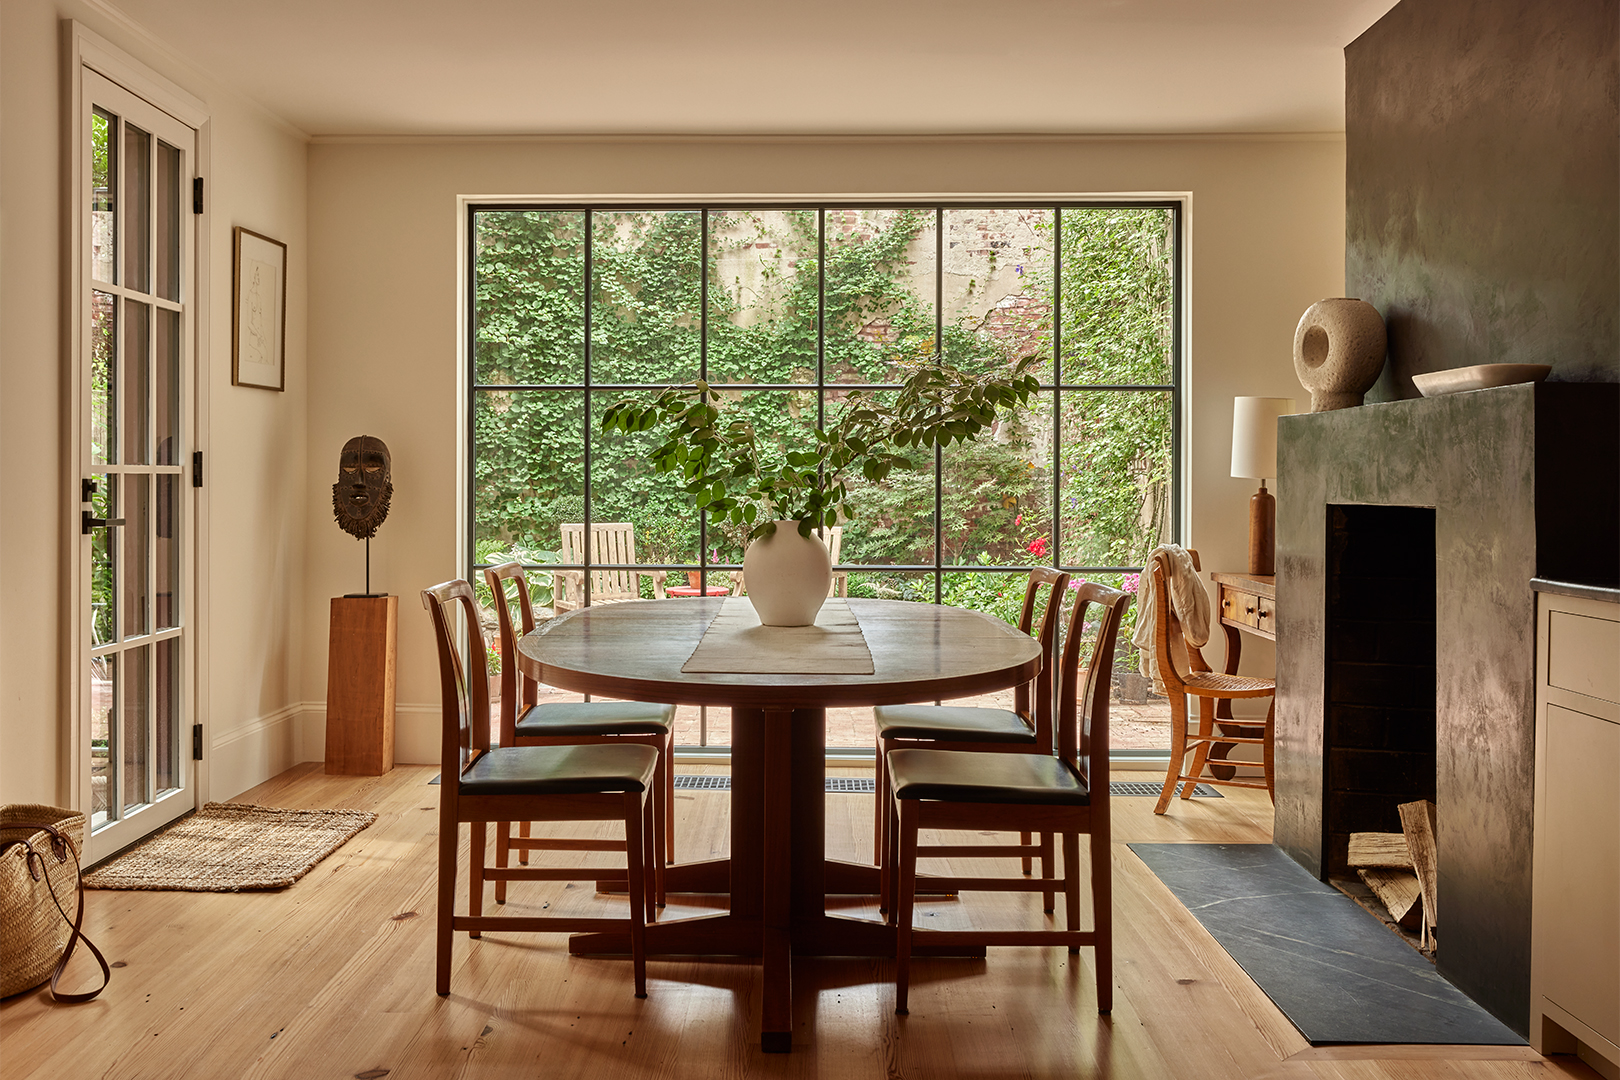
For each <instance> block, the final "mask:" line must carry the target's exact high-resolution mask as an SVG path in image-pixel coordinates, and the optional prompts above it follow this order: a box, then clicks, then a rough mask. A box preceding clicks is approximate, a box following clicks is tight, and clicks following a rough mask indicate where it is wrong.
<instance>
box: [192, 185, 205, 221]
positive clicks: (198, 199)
mask: <svg viewBox="0 0 1620 1080" xmlns="http://www.w3.org/2000/svg"><path fill="white" fill-rule="evenodd" d="M202 191H203V178H202V177H200V176H194V177H192V178H191V212H192V213H193V214H200V213H202V212H203V197H202Z"/></svg>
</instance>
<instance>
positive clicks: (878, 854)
mask: <svg viewBox="0 0 1620 1080" xmlns="http://www.w3.org/2000/svg"><path fill="white" fill-rule="evenodd" d="M1068 584H1069V575H1068V574H1065V573H1063V572H1062V571H1059V570H1053V569H1050V568H1048V567H1044V566H1037V567H1035V568H1034V569H1033V570H1031V571H1030V572H1029V581H1028V582H1027V583H1026V584H1025V586H1024V606H1023V609H1022V611H1021V612H1020V613H1019V616H1018V629H1020V630H1022V631H1023V632H1024V633H1026V634H1027V633H1029V632H1030V629H1031V627H1033V626H1034V624H1035V609H1036V607H1037V606H1038V605H1039V603H1040V597H1041V592H1042V591H1043V590H1045V592H1046V607H1045V610H1044V612H1043V613H1042V615H1041V625H1040V630H1039V632H1038V639H1039V641H1040V643H1041V671H1040V674H1039V675H1037V676H1036V677H1035V679H1034V682H1033V686H1034V696H1033V698H1032V697H1031V693H1030V687H1031V684H1030V683H1024V684H1022V685H1020V686H1018V687H1017V688H1016V689H1015V690H1014V691H1013V707H1012V709H1011V710H1008V709H992V708H985V707H982V706H976V705H879V706H877V707H876V708H875V709H873V710H872V716H873V719H874V721H875V722H876V725H877V764H876V768H877V777H876V782H875V784H874V785H873V787H874V788H875V790H876V791H877V797H876V800H875V803H876V805H875V806H874V808H873V821H872V855H873V858H872V861H873V862H875V863H877V864H878V865H879V866H882V864H883V853H884V852H885V851H886V850H887V843H886V837H887V835H888V833H889V830H890V829H892V828H893V826H894V820H895V819H894V807H893V806H892V805H891V804H890V801H889V800H888V799H886V798H884V796H883V793H884V792H885V791H887V790H888V786H887V781H886V779H885V769H886V768H887V757H888V753H889V751H890V750H893V749H896V748H898V747H902V746H919V745H926V746H928V747H930V748H932V749H935V750H952V751H957V750H960V751H973V752H978V753H1014V754H1046V755H1048V756H1050V755H1051V753H1052V706H1053V689H1054V683H1053V676H1052V672H1053V667H1054V665H1053V661H1054V659H1055V658H1056V656H1057V633H1058V625H1059V623H1061V622H1062V610H1063V596H1064V593H1065V592H1067V591H1068ZM1020 850H1021V858H1022V859H1023V867H1024V873H1026V874H1028V873H1030V872H1031V869H1032V867H1031V856H1039V857H1040V858H1041V859H1042V860H1043V866H1044V867H1045V869H1046V870H1048V871H1050V869H1051V867H1052V858H1053V854H1054V852H1053V848H1052V838H1051V837H1050V836H1042V837H1041V838H1040V839H1039V840H1038V841H1037V842H1035V843H1033V844H1032V843H1031V836H1030V835H1029V834H1028V833H1025V834H1024V835H1023V836H1021V837H1020ZM1048 876H1050V875H1049V874H1048ZM1053 903H1054V894H1053V893H1051V892H1048V893H1047V894H1046V910H1047V911H1051V910H1052V906H1053ZM884 910H885V911H886V910H887V908H884Z"/></svg>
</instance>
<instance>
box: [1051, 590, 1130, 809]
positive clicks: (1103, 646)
mask: <svg viewBox="0 0 1620 1080" xmlns="http://www.w3.org/2000/svg"><path fill="white" fill-rule="evenodd" d="M1074 593H1075V599H1074V609H1073V610H1072V611H1071V612H1070V613H1069V627H1068V636H1067V638H1066V639H1065V641H1064V643H1063V659H1062V661H1061V663H1060V664H1059V676H1058V680H1059V681H1058V686H1059V690H1058V694H1059V698H1060V704H1059V706H1058V756H1060V757H1061V758H1062V759H1063V760H1064V761H1066V762H1068V763H1069V764H1070V765H1071V766H1072V767H1073V768H1074V769H1075V771H1076V772H1077V773H1078V774H1079V775H1080V776H1081V777H1082V778H1083V779H1084V780H1085V781H1086V783H1087V784H1088V785H1091V786H1092V788H1093V790H1095V789H1096V784H1094V783H1093V782H1092V781H1093V778H1094V777H1099V778H1102V779H1104V780H1106V777H1107V771H1108V766H1107V762H1108V701H1109V692H1110V690H1111V689H1112V686H1111V679H1110V674H1111V672H1112V671H1113V668H1114V654H1115V651H1116V650H1117V648H1118V644H1119V628H1120V624H1121V622H1122V621H1123V620H1124V617H1125V609H1126V608H1127V607H1128V606H1130V603H1131V599H1132V597H1131V595H1130V594H1129V593H1125V592H1120V591H1119V590H1118V589H1110V588H1109V587H1108V586H1106V585H1099V584H1097V583H1096V582H1095V581H1083V582H1081V583H1080V586H1079V588H1078V589H1075V590H1074ZM1088 615H1089V616H1090V617H1091V618H1093V619H1095V620H1096V622H1095V623H1093V624H1092V625H1093V626H1094V627H1095V631H1094V632H1093V633H1090V634H1088V633H1087V630H1088V627H1087V623H1086V619H1087V616H1088ZM1082 652H1087V654H1088V660H1087V662H1086V666H1085V667H1084V668H1082V667H1081V666H1080V657H1081V653H1082Z"/></svg>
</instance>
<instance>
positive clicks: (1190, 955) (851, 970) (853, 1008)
mask: <svg viewBox="0 0 1620 1080" xmlns="http://www.w3.org/2000/svg"><path fill="white" fill-rule="evenodd" d="M709 768H711V769H712V768H713V767H709ZM435 771H436V770H435V769H431V768H423V767H400V768H397V769H395V770H394V771H393V772H392V773H391V774H389V775H388V776H385V777H379V778H344V777H329V776H325V775H323V774H322V773H321V767H320V765H318V764H314V765H310V764H306V765H300V766H298V767H297V768H295V769H292V770H289V771H288V772H287V773H284V774H283V775H281V776H278V777H276V778H275V779H274V780H271V781H269V782H267V783H265V784H262V785H260V786H259V787H257V788H255V789H253V790H251V791H248V792H246V793H244V794H243V795H242V796H241V798H240V799H239V800H238V801H242V802H258V803H265V804H269V805H276V806H308V807H318V806H324V807H350V808H360V809H368V810H374V811H376V812H377V813H378V814H379V819H378V821H377V823H376V824H375V825H373V826H372V827H371V828H370V829H368V830H367V831H365V832H363V833H361V834H360V835H359V836H358V837H356V838H355V839H354V840H352V841H350V843H349V844H347V845H346V846H345V847H343V848H342V849H341V850H339V851H338V852H337V853H336V854H335V855H333V856H331V857H330V858H328V859H327V860H326V861H324V862H322V863H321V864H320V865H318V866H317V867H316V868H315V869H314V870H313V871H312V872H311V873H310V874H309V876H307V877H306V878H304V879H303V880H302V881H300V882H298V883H297V884H296V885H294V886H293V887H291V888H289V889H286V890H284V891H282V892H279V893H244V894H237V895H232V894H210V893H138V892H91V893H89V894H88V902H87V907H88V914H87V917H86V923H87V930H88V932H89V934H90V936H91V937H92V939H93V940H95V941H96V942H97V943H98V944H100V945H101V947H102V948H103V949H104V951H105V952H106V954H107V957H108V959H109V960H112V961H116V962H117V963H118V964H119V967H118V968H117V970H116V971H114V973H113V974H114V979H113V983H112V986H111V987H110V988H109V989H108V991H107V992H106V993H105V994H103V995H102V996H101V997H100V998H99V999H98V1000H97V1001H95V1002H93V1003H91V1004H88V1005H78V1006H57V1005H53V1004H52V1003H51V1001H50V999H49V996H48V995H45V994H41V993H32V994H27V995H20V996H18V997H16V998H12V999H9V1000H7V1001H5V1002H4V1003H3V1004H0V1074H3V1075H4V1077H6V1080H23V1078H25V1077H49V1078H52V1080H78V1078H80V1077H87V1078H88V1077H107V1078H125V1077H128V1078H134V1077H162V1078H167V1077H203V1078H224V1077H291V1078H334V1080H336V1078H347V1077H358V1078H380V1077H383V1076H387V1077H388V1078H389V1080H406V1078H415V1077H424V1078H441V1077H468V1078H477V1077H495V1078H508V1077H531V1076H534V1077H539V1076H545V1077H574V1076H588V1077H659V1078H688V1077H690V1078H693V1080H719V1078H722V1077H723V1078H738V1077H755V1076H772V1077H774V1076H783V1077H801V1076H802V1077H812V1076H816V1077H819V1076H827V1077H865V1076H882V1077H914V1078H924V1077H983V1078H990V1077H1044V1076H1065V1077H1075V1076H1079V1077H1120V1078H1136V1077H1154V1078H1156V1077H1186V1078H1189V1080H1193V1078H1196V1080H1221V1078H1233V1080H1236V1078H1250V1077H1276V1078H1295V1077H1298V1078H1324V1080H1328V1078H1337V1080H1384V1078H1387V1080H1395V1078H1401V1080H1428V1078H1434V1080H1441V1078H1444V1080H1461V1078H1479V1080H1519V1078H1525V1080H1529V1078H1537V1077H1548V1078H1551V1077H1561V1076H1571V1077H1574V1076H1579V1077H1591V1076H1595V1075H1596V1074H1595V1073H1591V1072H1590V1071H1588V1070H1587V1069H1586V1067H1585V1066H1584V1065H1581V1064H1580V1063H1578V1062H1575V1061H1574V1060H1573V1059H1569V1058H1557V1059H1547V1060H1543V1059H1541V1058H1539V1057H1537V1056H1536V1055H1534V1054H1533V1053H1531V1052H1530V1051H1528V1050H1525V1049H1517V1050H1515V1049H1511V1048H1480V1049H1468V1048H1446V1047H1441V1048H1425V1047H1399V1046H1391V1047H1337V1048H1320V1049H1312V1048H1311V1047H1309V1046H1308V1045H1307V1044H1306V1043H1305V1041H1304V1040H1303V1039H1302V1038H1301V1037H1300V1036H1299V1034H1298V1032H1297V1031H1295V1030H1294V1028H1293V1027H1292V1025H1290V1024H1289V1022H1288V1021H1287V1020H1286V1019H1285V1018H1284V1017H1283V1015H1282V1014H1281V1013H1280V1012H1279V1011H1278V1010H1277V1009H1276V1008H1275V1007H1274V1006H1273V1005H1272V1004H1271V1002H1270V1001H1269V1000H1268V999H1267V998H1266V997H1265V995H1264V994H1262V993H1261V992H1260V990H1259V989H1258V988H1257V987H1256V986H1255V985H1254V984H1253V983H1252V982H1250V981H1249V979H1248V978H1247V976H1245V975H1244V974H1243V971H1242V970H1241V969H1240V968H1239V967H1238V966H1237V964H1236V963H1234V962H1233V961H1232V959H1231V958H1230V957H1228V956H1227V955H1226V953H1225V952H1224V951H1222V949H1221V948H1220V946H1218V945H1217V944H1216V943H1215V942H1214V940H1213V939H1212V938H1210V937H1209V935H1208V934H1207V933H1205V932H1204V930H1203V929H1202V928H1201V927H1200V926H1199V924H1198V923H1197V921H1196V920H1194V919H1193V918H1192V917H1191V916H1190V915H1189V914H1188V913H1187V912H1186V910H1185V909H1183V908H1182V907H1181V905H1180V904H1179V903H1178V902H1177V901H1176V900H1175V899H1174V898H1173V897H1172V896H1171V895H1170V893H1169V892H1168V891H1167V890H1166V889H1165V888H1164V887H1163V886H1162V885H1160V884H1159V882H1158V880H1157V879H1156V878H1154V877H1153V875H1152V874H1150V873H1149V872H1148V871H1147V869H1146V868H1145V867H1144V866H1143V865H1142V864H1141V863H1140V862H1139V861H1138V860H1137V859H1136V857H1135V856H1134V855H1133V854H1131V852H1130V851H1129V850H1128V849H1127V848H1126V847H1125V846H1124V845H1125V843H1126V842H1128V841H1134V840H1150V841H1230V842H1253V843H1262V842H1265V841H1267V840H1268V839H1269V836H1270V822H1271V811H1270V806H1269V804H1268V803H1267V802H1266V801H1265V797H1264V796H1263V795H1257V794H1255V793H1251V792H1244V791H1239V790H1232V791H1230V792H1229V793H1228V797H1227V798H1225V799H1195V800H1193V801H1192V802H1191V803H1190V804H1189V803H1179V804H1177V805H1176V806H1174V807H1173V809H1172V811H1171V813H1170V815H1169V816H1167V817H1164V818H1155V817H1154V816H1153V814H1152V807H1153V800H1152V799H1148V798H1121V799H1116V800H1115V801H1114V806H1115V808H1116V809H1115V821H1116V828H1115V838H1114V839H1115V843H1114V845H1113V850H1112V852H1111V856H1112V858H1113V860H1114V864H1115V868H1116V885H1115V897H1116V905H1117V907H1116V912H1117V913H1116V921H1115V925H1116V927H1117V930H1116V944H1115V955H1116V962H1115V963H1116V966H1115V978H1116V980H1117V985H1118V992H1117V994H1116V998H1115V1008H1114V1012H1113V1015H1112V1016H1111V1017H1099V1016H1098V1015H1097V1014H1096V1006H1095V994H1094V985H1095V984H1094V980H1093V969H1092V958H1091V955H1090V950H1082V952H1081V955H1080V956H1079V957H1070V956H1069V955H1068V953H1067V952H1066V951H1065V950H1063V949H1061V948H1051V949H992V950H990V955H989V957H988V959H986V960H981V961H968V960H935V961H921V962H918V963H917V964H916V965H915V976H914V983H913V988H912V1000H911V1015H910V1016H908V1017H896V1016H895V1015H894V987H893V983H892V978H893V971H892V966H891V964H890V963H889V962H887V961H873V960H832V959H829V960H808V961H801V962H800V963H799V964H798V965H796V967H795V971H794V979H795V999H796V1001H797V1003H798V1014H797V1016H796V1018H795V1033H794V1052H793V1053H792V1054H791V1055H787V1056H778V1055H765V1054H762V1053H760V1051H759V1049H758V1034H757V1033H758V1028H759V988H760V978H759V970H758V968H757V967H756V966H753V965H751V964H749V963H747V962H745V961H740V960H736V961H703V962H699V961H692V960H654V961H650V962H649V964H648V975H649V980H648V982H649V985H648V997H647V999H646V1000H644V1001H637V1000H636V999H635V997H634V996H633V994H632V990H631V983H630V971H629V964H628V962H626V961H623V960H614V959H584V958H571V957H570V956H569V955H568V953H567V948H566V943H565V941H564V940H563V938H561V937H560V936H545V937H542V936H537V935H503V934H488V935H486V936H485V937H484V939H483V940H482V941H480V942H477V943H471V942H469V941H468V940H467V938H466V936H465V935H458V937H457V942H456V946H455V949H456V952H455V964H456V966H455V971H454V977H453V983H452V993H451V995H450V996H449V997H448V998H440V997H438V996H436V995H435V994H434V993H433V890H434V866H435V861H434V840H435V832H436V825H437V809H436V808H437V790H438V789H437V788H434V787H430V786H428V784H427V781H428V779H429V777H431V776H432V775H433V774H434V772H435ZM682 771H688V770H687V769H684V768H683V770H682ZM677 794H678V797H679V804H678V805H679V813H680V817H679V820H678V826H677V827H678V830H679V838H680V853H681V856H682V858H705V857H711V856H714V855H721V854H724V853H725V850H726V846H727V840H726V837H727V828H726V814H727V797H726V795H725V794H724V793H715V792H703V791H681V792H678V793H677ZM827 821H828V847H829V853H830V854H832V855H833V856H835V857H843V858H863V857H864V856H865V855H866V854H867V853H868V851H869V850H870V843H871V836H870V834H871V824H870V823H871V798H870V796H864V795H845V794H834V795H829V796H828V814H827ZM991 865H994V864H991ZM962 869H964V870H968V871H969V872H971V869H970V866H968V865H964V866H963V867H962ZM462 880H463V882H464V881H465V878H463V879H462ZM462 892H463V898H462V900H461V903H462V904H463V905H464V904H465V902H466V901H465V897H464V892H465V890H464V889H463V890H462ZM1034 899H1035V898H1033V897H1009V896H1001V895H998V894H975V895H972V896H969V897H968V898H967V899H965V900H961V901H957V900H945V899H937V900H933V901H929V902H925V903H922V904H920V905H919V915H918V918H919V920H921V921H925V922H926V923H927V925H930V926H940V927H946V926H952V925H955V926H964V925H970V924H972V923H975V922H978V921H980V920H984V921H986V922H995V921H1001V922H1002V923H1006V922H1007V921H1009V920H1010V921H1011V922H1012V923H1014V924H1020V925H1022V924H1030V925H1033V924H1034V922H1035V921H1036V920H1039V919H1040V918H1041V916H1040V914H1039V912H1038V911H1036V910H1035V908H1034V907H1033V906H1032V904H1033V901H1034ZM622 904H623V901H622V899H617V900H616V899H614V898H612V897H600V896H596V895H594V894H593V893H592V890H591V887H590V886H589V885H586V884H581V885H577V886H568V887H565V886H563V885H560V884H556V885H553V884H540V883H522V884H518V885H515V886H514V887H513V897H512V903H511V904H509V905H508V908H509V910H510V911H511V913H513V914H519V913H522V912H524V911H525V910H534V909H538V908H540V907H549V908H550V909H551V910H552V911H553V912H555V911H557V910H559V909H573V908H593V907H595V908H598V909H600V910H602V911H604V912H606V911H607V910H609V909H613V910H614V911H617V910H620V909H621V908H622ZM463 910H464V908H463ZM696 910H699V909H697V908H693V907H685V906H676V905H675V904H673V903H672V904H671V906H670V908H669V909H668V913H667V914H668V915H669V916H674V915H679V914H686V913H691V912H694V911H696ZM851 910H855V911H859V910H862V909H861V907H860V905H858V904H857V905H852V908H851ZM865 910H867V911H869V912H871V913H872V914H873V915H874V916H875V911H873V910H872V909H871V908H866V909H865ZM1088 917H1089V916H1088ZM76 963H77V962H76ZM78 973H79V977H80V978H84V977H86V975H87V971H86V969H84V968H79V969H78Z"/></svg>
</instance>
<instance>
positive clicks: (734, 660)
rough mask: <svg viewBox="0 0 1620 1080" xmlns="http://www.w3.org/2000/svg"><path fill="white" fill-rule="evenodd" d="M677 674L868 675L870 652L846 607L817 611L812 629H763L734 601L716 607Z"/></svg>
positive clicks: (746, 605) (741, 600)
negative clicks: (701, 638)
mask: <svg viewBox="0 0 1620 1080" xmlns="http://www.w3.org/2000/svg"><path fill="white" fill-rule="evenodd" d="M681 670H682V671H684V672H688V673H693V674H696V673H700V672H709V673H719V672H725V673H730V674H754V675H870V674H872V673H873V671H874V670H875V669H874V668H873V666H872V650H871V649H869V648H867V646H866V635H865V634H863V633H861V624H860V623H858V622H857V621H855V615H854V613H853V612H851V611H850V610H849V604H848V603H846V602H845V601H843V600H841V599H837V598H832V599H829V600H828V601H827V602H826V603H825V604H822V605H821V611H820V612H819V613H818V614H817V615H816V621H815V625H813V626H762V625H760V621H759V615H758V614H757V613H756V612H755V611H754V605H753V604H752V603H750V602H749V600H748V598H747V597H745V596H733V597H729V598H727V599H726V600H725V602H724V603H722V604H721V606H720V614H718V615H716V616H715V617H714V621H713V622H711V623H710V624H709V628H708V629H707V630H705V631H704V632H703V640H701V641H699V642H698V646H697V648H696V649H694V650H692V656H691V658H690V659H689V660H687V661H686V663H685V664H683V665H682V666H681Z"/></svg>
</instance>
